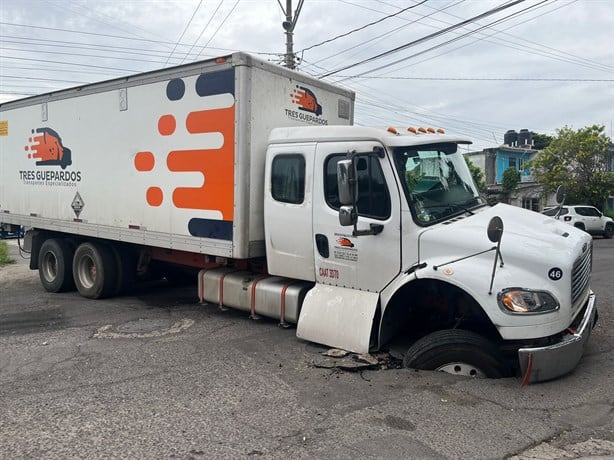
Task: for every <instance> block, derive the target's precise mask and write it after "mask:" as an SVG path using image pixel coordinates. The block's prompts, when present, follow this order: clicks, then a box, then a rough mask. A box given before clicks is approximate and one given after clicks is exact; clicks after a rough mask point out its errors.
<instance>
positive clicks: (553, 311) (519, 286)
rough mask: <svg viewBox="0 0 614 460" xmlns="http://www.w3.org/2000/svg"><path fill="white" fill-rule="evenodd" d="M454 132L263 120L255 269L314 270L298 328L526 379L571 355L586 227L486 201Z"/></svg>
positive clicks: (339, 342) (587, 253)
mask: <svg viewBox="0 0 614 460" xmlns="http://www.w3.org/2000/svg"><path fill="white" fill-rule="evenodd" d="M468 143H470V142H469V141H468V140H466V139H463V138H459V137H454V136H449V135H446V134H445V133H443V132H442V131H440V132H437V131H435V130H432V129H431V130H425V129H423V130H417V129H409V130H407V129H404V130H402V129H400V128H389V129H384V128H381V129H380V128H367V127H359V126H347V127H342V126H330V127H317V128H312V127H305V128H279V129H275V130H273V131H272V133H271V136H270V139H269V147H268V152H267V158H266V177H265V206H264V210H265V240H266V253H267V264H268V270H269V272H270V273H271V274H273V275H278V276H286V277H291V278H299V279H302V280H306V281H311V282H313V283H314V287H313V288H312V289H311V290H310V291H309V292H308V293H307V295H306V297H305V300H304V302H303V305H302V309H301V313H300V317H299V320H298V325H297V336H298V337H300V338H303V339H306V340H310V341H314V342H317V343H322V344H325V345H329V346H333V347H339V348H344V349H347V350H351V351H354V352H358V353H366V352H369V351H372V350H380V349H386V348H390V347H391V346H393V345H394V344H398V343H405V344H406V346H407V349H406V350H407V351H406V352H405V353H404V355H405V357H404V363H405V365H406V366H407V367H418V368H426V369H438V370H444V371H449V372H452V373H459V374H463V375H482V376H491V377H501V376H507V375H511V374H514V373H521V374H522V375H523V376H524V377H525V379H526V381H527V382H532V381H538V380H547V379H550V378H554V377H557V376H559V375H562V374H564V373H566V372H568V371H570V370H571V369H573V367H575V365H576V364H577V362H578V360H579V358H580V356H581V354H582V349H583V347H584V344H585V343H586V340H587V338H588V335H589V334H590V330H591V328H592V326H593V324H594V322H595V316H596V309H595V305H594V296H593V294H592V293H591V291H590V288H589V278H590V260H591V257H592V254H591V243H590V238H589V237H588V236H587V235H586V234H584V233H583V232H580V231H576V230H575V229H571V228H569V226H564V225H563V224H561V223H559V222H556V221H554V220H553V219H548V218H547V217H545V216H541V215H540V214H537V213H534V212H532V211H528V210H524V209H519V208H514V207H511V206H508V205H504V204H498V205H496V206H494V207H491V206H489V205H488V204H487V203H486V201H485V200H484V199H483V198H482V197H480V195H479V193H478V191H477V189H476V187H475V185H474V183H473V180H472V177H471V174H470V172H469V170H468V168H467V166H466V163H465V160H464V158H463V156H462V154H461V152H460V149H459V145H463V144H468ZM493 234H494V236H492V235H493Z"/></svg>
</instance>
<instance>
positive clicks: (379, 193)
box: [313, 141, 401, 292]
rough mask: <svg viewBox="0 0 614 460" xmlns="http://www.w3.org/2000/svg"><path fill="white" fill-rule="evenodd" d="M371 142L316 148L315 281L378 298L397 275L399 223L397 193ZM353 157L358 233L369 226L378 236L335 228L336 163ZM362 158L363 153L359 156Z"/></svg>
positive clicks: (386, 162)
mask: <svg viewBox="0 0 614 460" xmlns="http://www.w3.org/2000/svg"><path fill="white" fill-rule="evenodd" d="M374 147H378V148H380V149H381V148H382V146H381V145H380V144H379V143H377V142H374V141H364V142H334V143H333V142H331V143H319V144H318V145H317V147H316V161H315V165H317V166H316V167H315V168H314V186H313V238H314V240H313V243H314V254H315V257H314V259H315V277H316V281H317V282H319V283H322V284H329V285H334V286H341V287H346V288H352V289H360V290H363V291H371V292H379V291H381V290H382V289H383V288H384V287H385V286H386V285H387V284H388V283H390V281H391V280H392V279H394V277H395V276H396V275H397V274H398V273H399V270H400V266H401V239H400V235H401V223H400V207H399V189H398V187H397V184H396V181H395V178H394V174H393V169H392V165H391V164H390V161H389V159H388V158H387V157H386V158H379V157H378V156H377V155H376V154H375V153H374V150H373V149H374ZM351 151H355V152H357V155H356V165H357V179H358V194H357V198H358V201H357V208H358V224H357V229H358V230H365V229H369V228H371V224H374V225H375V226H376V227H375V228H377V230H381V231H380V232H379V233H378V234H374V235H364V236H356V237H355V236H353V235H352V231H353V227H344V226H341V225H340V224H339V206H340V203H339V195H338V189H337V162H338V161H339V160H343V159H347V152H351ZM361 152H364V154H362V153H361Z"/></svg>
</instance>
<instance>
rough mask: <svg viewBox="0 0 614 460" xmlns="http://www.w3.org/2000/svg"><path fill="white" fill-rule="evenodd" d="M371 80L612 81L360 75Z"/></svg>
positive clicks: (608, 80)
mask: <svg viewBox="0 0 614 460" xmlns="http://www.w3.org/2000/svg"><path fill="white" fill-rule="evenodd" d="M339 77H341V78H345V79H350V78H355V77H354V76H352V75H346V76H343V75H339ZM360 78H366V79H371V80H376V79H377V80H436V81H529V82H531V81H558V82H612V81H614V78H610V79H596V78H506V77H388V76H371V77H360Z"/></svg>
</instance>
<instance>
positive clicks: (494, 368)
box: [403, 329, 510, 378]
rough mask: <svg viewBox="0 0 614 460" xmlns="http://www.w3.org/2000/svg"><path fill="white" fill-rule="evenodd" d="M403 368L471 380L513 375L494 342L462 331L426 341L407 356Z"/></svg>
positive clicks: (437, 334)
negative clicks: (446, 373) (448, 374)
mask: <svg viewBox="0 0 614 460" xmlns="http://www.w3.org/2000/svg"><path fill="white" fill-rule="evenodd" d="M403 366H404V367H406V368H411V369H422V370H431V371H442V372H448V373H450V374H454V375H463V376H468V377H488V378H501V377H507V376H508V375H509V374H510V372H509V367H508V365H507V362H506V361H505V358H504V356H503V354H502V353H501V352H500V351H499V349H498V348H497V347H496V346H495V345H494V344H493V343H492V342H491V341H489V340H487V339H485V338H484V337H482V336H480V335H478V334H476V333H474V332H470V331H465V330H462V329H446V330H443V331H436V332H433V333H431V334H429V335H427V336H425V337H422V338H421V339H420V340H418V341H417V342H416V343H414V344H413V345H412V346H411V347H410V349H409V350H408V351H407V353H406V354H405V358H404V359H403Z"/></svg>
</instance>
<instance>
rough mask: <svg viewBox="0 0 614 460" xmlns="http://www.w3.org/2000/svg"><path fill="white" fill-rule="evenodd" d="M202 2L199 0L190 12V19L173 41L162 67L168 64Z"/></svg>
mask: <svg viewBox="0 0 614 460" xmlns="http://www.w3.org/2000/svg"><path fill="white" fill-rule="evenodd" d="M202 4H203V0H200V1H199V2H198V5H197V6H196V8H195V9H194V12H193V13H192V16H191V17H190V20H189V21H188V23H187V24H186V25H185V27H184V28H183V32H181V36H180V37H179V39H178V40H177V42H176V43H175V46H174V47H173V50H172V51H171V52H170V54H169V55H168V57H167V58H166V62H165V63H164V67H166V65H167V64H168V60H169V59H170V58H171V56H172V55H173V53H174V52H175V50H176V49H177V46H178V45H179V43H181V39H182V38H183V36H184V35H185V33H186V31H187V30H188V27H190V24H192V20H193V19H194V16H196V13H197V12H198V10H199V8H200V5H202Z"/></svg>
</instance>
